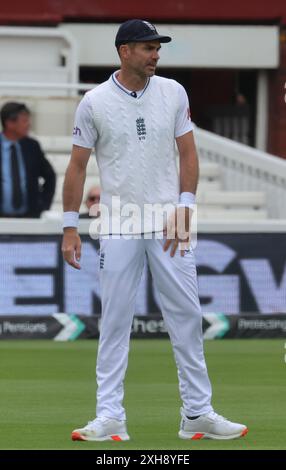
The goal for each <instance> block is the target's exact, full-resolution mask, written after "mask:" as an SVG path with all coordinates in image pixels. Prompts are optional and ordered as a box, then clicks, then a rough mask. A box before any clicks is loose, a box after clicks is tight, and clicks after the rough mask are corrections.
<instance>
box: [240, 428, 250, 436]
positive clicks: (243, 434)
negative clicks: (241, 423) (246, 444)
mask: <svg viewBox="0 0 286 470" xmlns="http://www.w3.org/2000/svg"><path fill="white" fill-rule="evenodd" d="M247 433H248V429H247V428H246V429H245V430H244V431H242V433H241V434H240V437H243V436H245V435H246V434H247Z"/></svg>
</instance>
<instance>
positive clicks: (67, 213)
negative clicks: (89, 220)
mask: <svg viewBox="0 0 286 470" xmlns="http://www.w3.org/2000/svg"><path fill="white" fill-rule="evenodd" d="M170 41H171V38H170V37H169V36H162V35H159V34H158V32H157V30H156V28H155V26H154V25H153V24H151V23H149V22H147V21H142V20H137V19H135V20H129V21H126V22H125V23H123V24H122V25H121V26H120V28H119V30H118V32H117V35H116V39H115V46H116V48H117V51H118V54H119V57H120V61H121V68H120V70H118V71H116V72H115V73H113V74H112V75H111V77H110V78H109V80H107V81H106V82H104V83H102V84H101V85H99V86H98V87H96V88H95V89H93V90H91V91H89V92H87V93H86V94H85V96H84V98H83V99H82V101H81V103H80V104H79V106H78V109H77V112H76V117H75V129H74V137H73V144H74V145H73V149H72V155H71V159H70V163H69V166H68V168H67V171H66V176H65V183H64V195H63V198H64V224H63V226H64V237H63V244H62V250H63V255H64V258H65V260H66V261H67V262H68V263H69V264H70V265H71V266H73V267H74V268H76V269H80V249H81V248H80V246H81V243H80V237H79V235H78V232H77V226H78V211H79V207H80V204H81V200H82V194H83V186H84V181H85V173H86V165H87V162H88V159H89V157H90V154H91V150H92V148H93V147H95V154H96V158H97V163H98V167H99V174H100V184H101V205H100V212H101V216H102V214H103V212H104V213H106V209H107V213H108V215H107V220H108V221H109V225H108V228H103V229H102V232H101V236H102V238H101V246H100V256H101V259H100V268H101V269H100V284H101V295H102V321H101V329H100V340H99V349H98V356H97V366H96V373H97V385H98V387H97V406H96V418H95V419H93V420H92V421H90V422H89V423H88V424H87V425H86V426H84V427H82V428H79V429H75V430H74V431H73V432H72V439H73V440H83V441H105V440H115V441H125V440H129V435H128V432H127V427H126V414H125V409H124V406H123V395H124V390H123V382H124V377H125V372H126V368H127V363H128V351H129V339H130V331H131V325H132V319H133V315H134V305H135V296H136V288H137V286H138V283H139V281H140V277H141V273H142V269H143V265H144V257H145V256H147V258H148V262H149V266H150V269H151V273H152V276H153V279H154V282H155V285H156V288H157V291H158V292H159V296H160V302H161V308H162V314H163V317H164V321H165V325H166V327H167V329H168V333H169V335H170V339H171V343H172V347H173V351H174V355H175V360H176V364H177V368H178V379H179V389H180V395H181V399H182V408H181V426H180V430H179V437H180V438H182V439H202V438H212V439H234V438H237V437H240V436H243V435H245V434H246V433H247V428H246V426H244V425H243V424H237V423H233V422H231V421H228V420H227V419H225V418H224V417H222V416H220V415H218V414H217V413H215V412H214V411H213V408H212V405H211V385H210V381H209V378H208V374H207V368H206V364H205V359H204V352H203V340H202V314H201V309H200V303H199V297H198V286H197V275H196V267H195V260H194V254H193V250H192V248H191V247H190V248H188V249H185V246H183V245H181V246H180V245H179V244H180V242H181V241H182V240H183V241H184V242H185V243H186V242H187V243H188V241H189V239H188V234H189V229H190V220H191V217H190V215H191V211H190V207H192V206H193V205H194V203H195V193H196V188H197V182H198V159H197V154H196V150H195V144H194V138H193V124H192V122H191V119H190V112H189V103H188V98H187V94H186V92H185V90H184V88H183V87H182V86H181V85H180V84H179V83H178V82H176V81H175V80H169V79H165V78H162V77H159V76H156V75H155V71H156V66H157V63H158V60H159V50H160V48H161V43H168V42H170ZM175 142H176V143H177V147H178V151H179V163H180V172H179V175H178V172H177V167H176V157H175ZM114 197H117V198H119V199H120V210H119V211H117V212H116V210H115V214H114V213H113V214H112V211H113V209H114V205H113V198H114ZM150 204H151V205H153V206H154V205H157V206H158V205H163V206H165V205H168V207H169V206H170V205H171V206H172V207H173V208H174V213H175V216H176V217H177V216H178V215H179V214H180V215H181V218H183V219H184V223H185V224H186V226H187V230H186V231H185V233H187V237H185V236H184V237H182V236H181V234H180V233H179V232H180V231H179V229H178V227H179V223H178V222H176V221H177V220H179V219H177V218H176V217H175V219H174V218H173V219H172V220H173V222H172V223H171V225H169V223H168V224H167V235H166V236H165V237H163V234H165V233H166V225H164V224H165V221H164V219H162V221H159V223H157V224H156V223H155V225H153V219H152V217H148V216H145V213H144V209H145V207H146V206H147V205H150ZM130 205H131V206H132V207H136V209H138V210H137V212H136V211H135V212H136V216H134V218H133V220H132V227H133V232H134V233H133V234H134V236H133V237H131V238H130V236H129V235H130V224H129V226H128V228H127V225H126V222H128V217H126V214H127V212H128V211H126V207H129V209H130ZM113 212H114V211H113ZM110 213H111V214H112V215H110ZM138 214H141V216H140V215H139V216H138ZM142 214H144V215H142ZM145 219H147V220H145ZM174 221H175V222H174ZM113 222H116V223H114V224H113ZM161 222H162V223H161ZM103 225H104V224H103ZM104 226H105V227H106V224H105V225H104ZM134 227H135V228H134ZM169 227H172V229H173V230H171V233H173V236H170V233H169V232H168V228H169ZM160 233H161V235H162V236H161V237H160V236H158V234H159V235H160ZM127 234H128V237H127V236H126V235H127ZM106 235H109V236H106Z"/></svg>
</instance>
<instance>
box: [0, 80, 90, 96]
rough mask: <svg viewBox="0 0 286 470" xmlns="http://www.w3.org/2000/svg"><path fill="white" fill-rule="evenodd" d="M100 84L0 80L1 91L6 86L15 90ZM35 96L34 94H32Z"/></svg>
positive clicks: (66, 88)
mask: <svg viewBox="0 0 286 470" xmlns="http://www.w3.org/2000/svg"><path fill="white" fill-rule="evenodd" d="M96 86H98V83H51V82H24V81H21V82H12V81H0V93H1V90H3V89H4V90H5V89H6V88H14V89H15V91H17V90H19V89H25V90H35V89H37V90H47V89H49V90H50V89H53V90H78V91H79V90H91V89H92V88H95V87H96ZM32 96H33V95H32Z"/></svg>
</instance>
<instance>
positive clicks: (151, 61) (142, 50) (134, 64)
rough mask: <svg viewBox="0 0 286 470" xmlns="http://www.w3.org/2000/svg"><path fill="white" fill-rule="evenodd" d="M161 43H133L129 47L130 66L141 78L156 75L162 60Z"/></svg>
mask: <svg viewBox="0 0 286 470" xmlns="http://www.w3.org/2000/svg"><path fill="white" fill-rule="evenodd" d="M160 49H161V45H160V42H159V41H150V42H139V43H133V44H132V45H130V47H129V51H130V52H129V54H128V66H129V69H130V70H131V71H133V72H136V73H137V74H138V75H140V76H141V77H144V78H146V77H152V76H153V75H154V74H155V71H156V66H157V63H158V60H159V59H160V56H159V50H160Z"/></svg>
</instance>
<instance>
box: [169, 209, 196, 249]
mask: <svg viewBox="0 0 286 470" xmlns="http://www.w3.org/2000/svg"><path fill="white" fill-rule="evenodd" d="M191 216H192V210H191V209H190V208H189V207H177V208H176V210H175V213H174V214H172V215H171V217H170V218H169V220H168V222H167V226H166V227H165V229H164V234H165V235H166V238H167V239H166V241H165V244H164V251H167V250H168V249H169V248H170V246H171V252H170V256H171V257H172V258H173V256H175V253H176V251H177V248H178V247H179V250H180V254H181V256H184V255H185V250H186V249H188V248H189V247H190V228H191Z"/></svg>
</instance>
